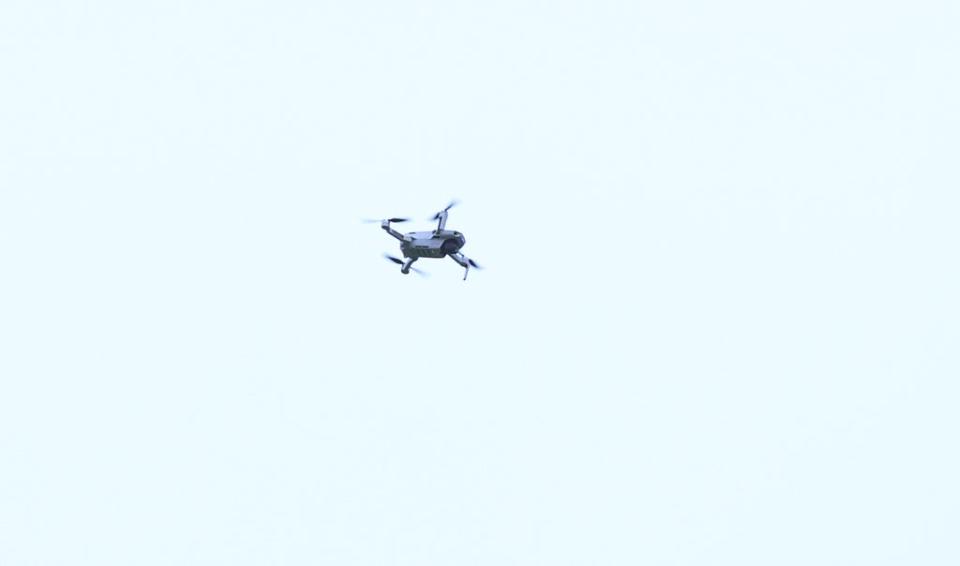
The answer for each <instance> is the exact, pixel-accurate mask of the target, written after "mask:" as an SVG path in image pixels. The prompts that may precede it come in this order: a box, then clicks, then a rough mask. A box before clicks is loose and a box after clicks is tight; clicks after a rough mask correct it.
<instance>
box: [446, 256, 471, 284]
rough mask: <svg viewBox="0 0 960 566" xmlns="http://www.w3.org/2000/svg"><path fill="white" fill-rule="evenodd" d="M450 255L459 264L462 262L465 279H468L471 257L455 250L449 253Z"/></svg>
mask: <svg viewBox="0 0 960 566" xmlns="http://www.w3.org/2000/svg"><path fill="white" fill-rule="evenodd" d="M449 255H450V259H452V260H453V261H455V262H457V263H458V264H460V266H461V267H463V270H464V271H463V280H464V281H466V280H467V274H468V273H470V259H469V258H468V257H467V256H465V255H463V254H462V253H460V252H455V253H452V254H449Z"/></svg>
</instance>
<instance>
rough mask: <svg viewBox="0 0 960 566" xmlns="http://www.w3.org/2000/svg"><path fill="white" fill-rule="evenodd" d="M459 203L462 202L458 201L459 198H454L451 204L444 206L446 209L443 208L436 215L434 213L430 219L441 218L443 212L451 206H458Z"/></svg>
mask: <svg viewBox="0 0 960 566" xmlns="http://www.w3.org/2000/svg"><path fill="white" fill-rule="evenodd" d="M458 204H460V201H458V200H457V199H453V200H452V201H450V204H448V205H447V208H444V209H443V210H441V211H440V212H438V213H436V214H434V215H433V218H431V219H430V220H439V219H440V215H441V214H443V213H444V212H446V211H448V210H450V209H451V208H453V207H455V206H457V205H458Z"/></svg>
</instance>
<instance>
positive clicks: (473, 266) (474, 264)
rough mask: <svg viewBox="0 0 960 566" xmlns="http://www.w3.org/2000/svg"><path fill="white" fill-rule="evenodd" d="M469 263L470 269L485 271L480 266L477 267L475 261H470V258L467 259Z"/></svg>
mask: <svg viewBox="0 0 960 566" xmlns="http://www.w3.org/2000/svg"><path fill="white" fill-rule="evenodd" d="M467 263H469V264H470V267H472V268H474V269H483V268H482V267H480V266H479V265H477V262H475V261H473V260H472V259H470V258H467Z"/></svg>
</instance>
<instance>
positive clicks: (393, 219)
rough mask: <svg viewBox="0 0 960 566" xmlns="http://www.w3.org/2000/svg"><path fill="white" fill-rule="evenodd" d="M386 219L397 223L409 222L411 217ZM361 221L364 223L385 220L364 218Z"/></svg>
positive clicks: (376, 222)
mask: <svg viewBox="0 0 960 566" xmlns="http://www.w3.org/2000/svg"><path fill="white" fill-rule="evenodd" d="M386 221H387V222H394V223H396V222H409V221H410V219H409V218H387V219H386ZM360 222H363V223H364V224H380V223H381V222H383V220H377V219H375V218H364V219H363V220H361V221H360Z"/></svg>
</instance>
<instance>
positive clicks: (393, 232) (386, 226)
mask: <svg viewBox="0 0 960 566" xmlns="http://www.w3.org/2000/svg"><path fill="white" fill-rule="evenodd" d="M380 227H381V228H383V229H384V230H385V231H386V232H387V234H390V235H391V236H393V237H394V238H396V239H398V240H400V241H401V242H402V241H403V234H401V233H400V232H397V231H396V230H394V229H393V228H391V227H390V221H389V220H384V221H383V223H382V224H380Z"/></svg>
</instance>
